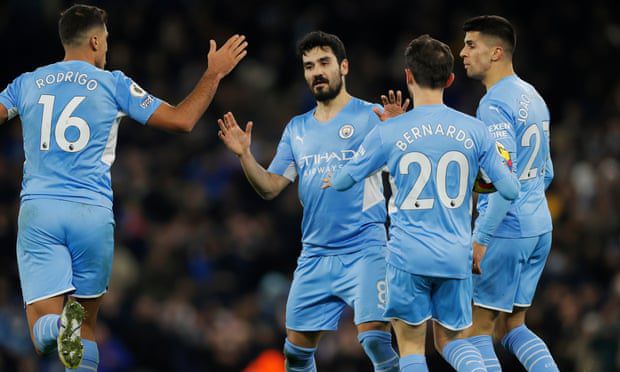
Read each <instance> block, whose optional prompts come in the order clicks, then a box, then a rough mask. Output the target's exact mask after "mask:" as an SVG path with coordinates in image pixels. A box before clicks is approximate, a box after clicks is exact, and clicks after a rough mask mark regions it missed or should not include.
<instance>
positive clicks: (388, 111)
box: [372, 89, 411, 121]
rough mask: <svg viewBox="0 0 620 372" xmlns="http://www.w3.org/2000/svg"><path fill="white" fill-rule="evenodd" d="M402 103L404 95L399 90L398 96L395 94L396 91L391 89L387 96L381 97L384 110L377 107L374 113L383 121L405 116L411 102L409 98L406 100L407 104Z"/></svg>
mask: <svg viewBox="0 0 620 372" xmlns="http://www.w3.org/2000/svg"><path fill="white" fill-rule="evenodd" d="M402 102H403V94H402V93H401V91H400V90H397V91H396V94H394V91H393V90H391V89H390V90H389V91H388V95H387V96H385V95H382V96H381V103H382V104H383V110H381V109H380V108H378V107H375V108H373V109H372V111H374V113H375V114H376V115H377V116H378V117H379V119H380V120H381V121H386V120H387V119H390V118H393V117H396V116H398V115H400V114H404V113H405V112H406V111H407V109H408V108H409V104H410V103H411V101H410V100H409V98H407V99H406V100H405V103H402Z"/></svg>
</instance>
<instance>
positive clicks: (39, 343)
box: [32, 314, 60, 354]
mask: <svg viewBox="0 0 620 372" xmlns="http://www.w3.org/2000/svg"><path fill="white" fill-rule="evenodd" d="M59 321H60V315H58V314H46V315H43V316H42V317H40V318H39V319H37V321H36V322H34V326H33V327H32V333H33V334H34V343H35V346H36V347H37V350H39V351H40V352H41V353H43V354H45V353H48V352H50V351H52V350H54V349H55V348H56V341H57V340H56V339H57V338H58V333H59V332H60V325H59V324H60V323H59Z"/></svg>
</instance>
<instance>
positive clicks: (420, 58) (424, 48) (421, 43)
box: [405, 35, 454, 89]
mask: <svg viewBox="0 0 620 372" xmlns="http://www.w3.org/2000/svg"><path fill="white" fill-rule="evenodd" d="M405 59H406V61H407V68H408V69H410V70H411V72H412V73H413V77H414V79H415V81H416V83H418V85H420V86H421V87H425V88H431V89H437V88H443V87H445V85H446V83H447V82H448V79H449V78H450V74H451V73H452V69H453V68H454V56H453V55H452V51H451V50H450V47H449V46H447V45H446V44H444V43H442V42H441V41H439V40H436V39H433V38H432V37H430V36H429V35H422V36H419V37H417V38H415V39H413V40H411V42H410V43H409V45H408V46H407V49H406V50H405Z"/></svg>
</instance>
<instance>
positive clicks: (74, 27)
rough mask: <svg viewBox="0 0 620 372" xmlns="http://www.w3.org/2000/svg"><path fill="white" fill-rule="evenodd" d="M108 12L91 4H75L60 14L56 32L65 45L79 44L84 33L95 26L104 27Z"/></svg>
mask: <svg viewBox="0 0 620 372" xmlns="http://www.w3.org/2000/svg"><path fill="white" fill-rule="evenodd" d="M107 20H108V13H106V11H105V10H103V9H100V8H97V7H96V6H91V5H82V4H75V5H73V6H72V7H70V8H69V9H67V10H65V11H64V12H62V13H61V14H60V20H59V21H58V33H59V35H60V41H61V42H62V44H63V45H65V46H75V45H78V44H80V42H81V41H82V40H83V37H84V36H85V33H86V32H88V31H89V30H91V29H93V28H95V27H105V24H106V22H107Z"/></svg>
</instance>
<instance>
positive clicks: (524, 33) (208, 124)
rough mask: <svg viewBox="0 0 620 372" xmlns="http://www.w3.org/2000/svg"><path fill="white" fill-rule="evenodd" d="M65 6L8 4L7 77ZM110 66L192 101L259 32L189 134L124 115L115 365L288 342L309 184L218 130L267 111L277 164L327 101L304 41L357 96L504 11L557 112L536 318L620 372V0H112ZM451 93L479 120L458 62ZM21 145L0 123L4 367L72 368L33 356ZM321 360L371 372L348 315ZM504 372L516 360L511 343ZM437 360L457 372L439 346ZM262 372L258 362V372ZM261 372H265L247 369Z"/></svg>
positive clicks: (258, 120)
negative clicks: (413, 48) (263, 177)
mask: <svg viewBox="0 0 620 372" xmlns="http://www.w3.org/2000/svg"><path fill="white" fill-rule="evenodd" d="M71 3H72V2H68V1H58V0H55V1H48V0H45V1H44V0H39V1H18V0H2V1H0V45H2V62H1V64H0V65H1V66H2V68H1V69H0V85H1V86H2V87H4V86H5V85H6V84H8V83H9V82H10V81H11V80H12V79H13V78H15V77H16V76H17V75H18V74H20V73H22V72H25V71H30V70H33V69H35V68H36V67H38V66H40V65H46V64H49V63H53V62H55V61H57V60H59V59H62V56H63V53H62V48H61V45H60V42H59V40H58V36H57V32H56V23H57V19H58V14H59V11H60V10H62V9H64V8H66V7H67V6H69V5H71ZM88 3H91V4H95V5H99V6H101V7H103V8H105V9H107V11H108V12H109V15H110V18H109V24H108V26H109V31H110V38H109V46H110V50H109V55H108V66H107V67H108V69H121V70H123V71H124V72H125V73H126V74H127V75H129V76H131V77H133V78H134V79H135V80H136V81H137V82H138V83H139V84H141V85H142V86H143V87H144V88H146V89H147V90H149V91H150V92H151V93H153V94H155V95H157V96H160V97H162V98H165V99H167V100H168V101H170V102H172V103H177V102H178V101H179V100H180V99H182V98H183V97H184V95H185V94H186V93H188V92H189V90H190V89H191V88H192V87H193V84H194V83H195V82H196V81H197V79H198V77H199V76H200V74H201V73H202V71H203V70H204V68H205V67H206V53H207V50H208V40H209V39H210V38H214V39H216V40H217V41H218V43H219V44H221V43H222V42H223V41H224V40H225V39H226V38H227V37H228V36H229V35H231V34H233V33H237V32H238V33H244V34H245V35H247V37H248V40H249V42H250V46H249V54H248V56H247V57H246V59H245V60H244V61H242V62H241V64H240V65H239V66H238V68H237V69H236V70H235V71H234V72H233V73H232V74H231V75H230V76H229V77H227V78H226V79H225V80H224V81H223V82H222V84H221V85H220V88H219V90H218V92H217V95H216V98H215V100H214V102H213V104H212V106H211V107H210V108H209V110H208V112H207V114H206V115H205V116H204V117H203V119H202V120H201V121H200V123H199V124H198V125H197V127H196V129H195V130H194V132H193V133H191V134H190V135H172V134H166V133H160V132H157V131H155V130H152V129H150V128H141V127H140V126H139V125H138V124H136V123H135V122H132V121H131V120H129V119H125V121H124V122H123V125H122V126H121V129H120V134H119V137H120V138H119V142H118V148H117V160H116V164H114V166H113V170H112V177H113V181H114V191H115V216H116V221H117V229H116V239H117V243H116V257H115V263H114V274H113V278H112V283H111V291H110V293H109V294H108V295H107V296H106V299H105V301H104V305H103V308H102V310H101V313H100V325H101V326H100V329H99V336H98V337H99V342H100V352H101V361H102V362H101V365H100V371H197V370H200V371H241V370H243V369H244V368H245V367H246V366H247V365H249V364H250V363H251V362H252V361H253V360H254V359H256V358H257V357H259V355H260V354H261V353H262V352H263V351H264V350H269V349H274V350H280V349H281V345H282V342H283V337H284V333H283V330H284V325H283V313H284V304H285V299H286V294H287V290H288V285H289V283H290V279H291V277H292V272H293V269H294V267H295V260H296V257H297V255H298V253H299V250H300V244H299V238H300V236H299V235H300V221H301V211H302V210H301V206H300V205H299V202H298V201H297V199H296V187H295V186H293V187H289V188H288V189H287V190H286V192H284V193H283V195H281V196H280V197H278V198H277V199H276V200H275V201H273V202H270V203H268V202H264V201H262V200H261V199H260V198H259V197H258V196H257V195H256V194H255V193H254V192H253V190H252V189H251V187H250V186H249V185H248V183H247V182H246V181H245V178H244V176H243V174H242V172H241V170H240V168H239V165H238V162H237V160H236V159H235V157H234V156H232V155H230V154H229V153H228V152H227V151H226V150H225V148H224V146H223V145H222V144H220V143H219V142H218V139H217V135H216V133H217V125H216V118H217V117H218V116H221V115H222V114H223V113H225V112H226V111H228V110H231V111H233V112H234V113H235V114H236V116H237V118H238V119H240V121H243V122H245V121H246V120H254V123H255V129H254V141H253V142H254V143H253V151H254V153H255V154H256V156H257V158H258V159H259V160H260V161H261V162H262V163H263V164H265V165H266V164H268V162H269V161H270V160H271V157H272V156H273V154H274V151H275V148H276V145H277V142H278V140H279V137H280V134H281V131H282V129H283V127H284V125H285V124H286V123H287V121H288V120H289V118H291V117H292V116H293V115H296V114H298V113H301V112H304V111H306V110H308V109H309V108H310V107H311V106H312V104H313V99H312V97H311V96H310V94H309V92H308V89H307V88H306V86H305V84H304V81H303V79H302V70H301V67H300V64H299V61H298V60H297V59H296V58H295V49H294V46H295V41H296V40H297V39H298V38H299V37H301V36H302V35H303V34H305V33H306V32H308V31H311V30H315V29H323V30H325V31H328V32H333V33H335V34H337V35H339V36H340V37H341V38H342V40H343V41H344V43H345V45H346V47H347V52H348V57H349V59H350V66H351V71H350V75H349V77H348V78H347V86H348V88H349V91H350V92H351V93H352V94H353V95H356V96H358V97H361V98H364V99H367V100H371V101H378V98H379V95H380V94H382V93H384V92H385V91H386V90H387V89H389V88H396V89H402V90H405V89H406V87H405V85H404V79H403V73H402V69H403V63H404V61H403V57H402V54H403V50H404V47H405V45H406V43H407V42H408V41H409V40H410V39H411V38H413V37H415V36H417V35H419V34H422V33H429V34H430V35H431V36H434V37H436V38H439V39H441V40H443V41H445V42H447V43H448V44H449V45H450V46H451V47H452V50H453V52H454V53H455V55H457V54H458V51H459V50H460V48H461V47H462V40H463V33H462V32H461V24H462V22H463V21H464V20H465V19H466V18H468V17H470V16H474V15H478V14H484V13H492V14H499V15H503V16H506V17H508V18H509V19H510V20H512V21H513V22H514V24H515V26H516V27H517V31H518V43H517V51H516V56H515V67H516V70H517V72H518V74H519V75H520V76H521V77H522V78H524V79H525V80H527V81H529V82H531V83H533V84H534V85H535V86H536V87H537V88H538V90H539V91H540V92H541V93H542V95H543V97H544V98H545V99H546V101H547V103H548V105H549V107H550V110H551V115H552V154H553V159H554V163H555V172H556V178H555V180H554V182H553V184H552V186H551V188H550V190H549V192H548V198H549V204H550V206H551V209H552V213H553V218H554V224H555V230H554V242H553V249H552V253H551V255H550V257H549V261H548V263H547V267H546V270H545V272H544V274H543V278H542V281H541V283H540V285H539V289H538V293H537V296H536V298H535V301H534V307H533V309H532V310H531V311H530V313H529V318H528V322H529V325H530V327H531V328H532V329H534V330H535V331H536V332H538V333H539V334H540V335H541V336H542V337H543V338H544V339H545V341H546V342H547V343H548V345H549V347H550V349H551V351H552V353H553V355H554V356H555V358H556V360H557V362H558V364H559V366H560V369H561V370H562V371H584V370H585V371H613V370H618V369H620V346H619V345H620V202H619V198H618V191H619V190H620V163H619V159H620V75H619V74H618V72H617V69H618V67H617V66H618V61H620V3H619V2H617V1H612V0H609V1H601V0H591V1H582V2H576V3H571V2H566V1H559V0H553V1H548V2H541V1H538V2H531V1H519V2H504V4H499V3H498V2H490V1H482V0H478V1H472V2H454V1H448V0H433V1H429V0H424V1H410V2H399V1H390V0H383V1H353V0H333V1H329V2H326V3H321V2H303V3H302V2H288V1H284V0H282V1H273V2H269V3H267V2H246V3H243V4H241V3H238V2H235V1H226V2H225V1H210V2H207V1H191V0H185V1H178V2H173V1H163V0H162V1H149V0H139V1H106V2H103V1H101V2H88ZM456 62H457V63H456V67H455V73H456V76H457V78H456V82H455V84H454V86H453V87H452V88H450V89H449V90H448V91H447V92H446V102H447V103H448V104H449V105H451V106H454V107H456V108H457V109H460V110H462V111H465V112H467V113H471V114H473V113H474V112H475V107H476V104H477V102H478V100H479V98H480V97H481V95H482V94H483V89H482V86H481V85H480V84H479V83H478V82H473V81H469V80H468V79H467V78H466V77H465V74H464V70H463V68H462V65H461V63H460V59H459V58H458V57H457V59H456ZM22 162H23V151H22V145H21V128H20V124H19V122H18V121H17V120H15V121H13V122H10V123H8V125H4V126H2V127H1V128H0V370H2V371H33V370H37V371H38V370H40V371H57V370H59V364H58V363H57V362H56V361H55V360H54V358H52V359H47V360H42V361H40V360H38V359H36V358H35V357H34V354H33V351H32V346H31V345H30V341H29V339H28V336H27V328H26V325H25V316H24V311H23V308H22V304H21V296H20V291H19V281H18V275H17V267H16V261H15V248H14V247H15V236H16V217H17V210H18V203H19V201H18V194H19V189H20V182H21V169H22ZM317 358H318V364H319V369H320V370H321V371H370V370H371V366H370V362H369V361H368V360H367V359H366V357H365V356H364V354H363V352H362V349H361V348H360V346H359V344H358V343H357V340H356V337H355V328H354V327H353V326H352V321H351V314H350V313H347V314H346V316H345V318H344V319H343V321H342V324H341V328H340V331H339V332H338V333H336V334H332V335H328V336H327V337H325V338H324V339H323V341H322V343H321V347H320V348H319V351H318V355H317ZM500 358H501V359H502V361H503V363H504V366H505V370H507V371H519V370H522V369H521V367H519V366H518V362H517V361H516V359H512V358H511V357H510V356H509V355H506V354H505V353H501V352H500ZM428 361H429V365H430V368H431V370H446V369H447V368H448V367H447V365H446V364H443V361H442V360H441V358H440V357H439V356H438V354H436V353H435V352H433V351H431V350H430V348H429V355H428ZM257 370H261V369H260V368H258V369H254V371H257ZM248 371H250V369H248Z"/></svg>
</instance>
